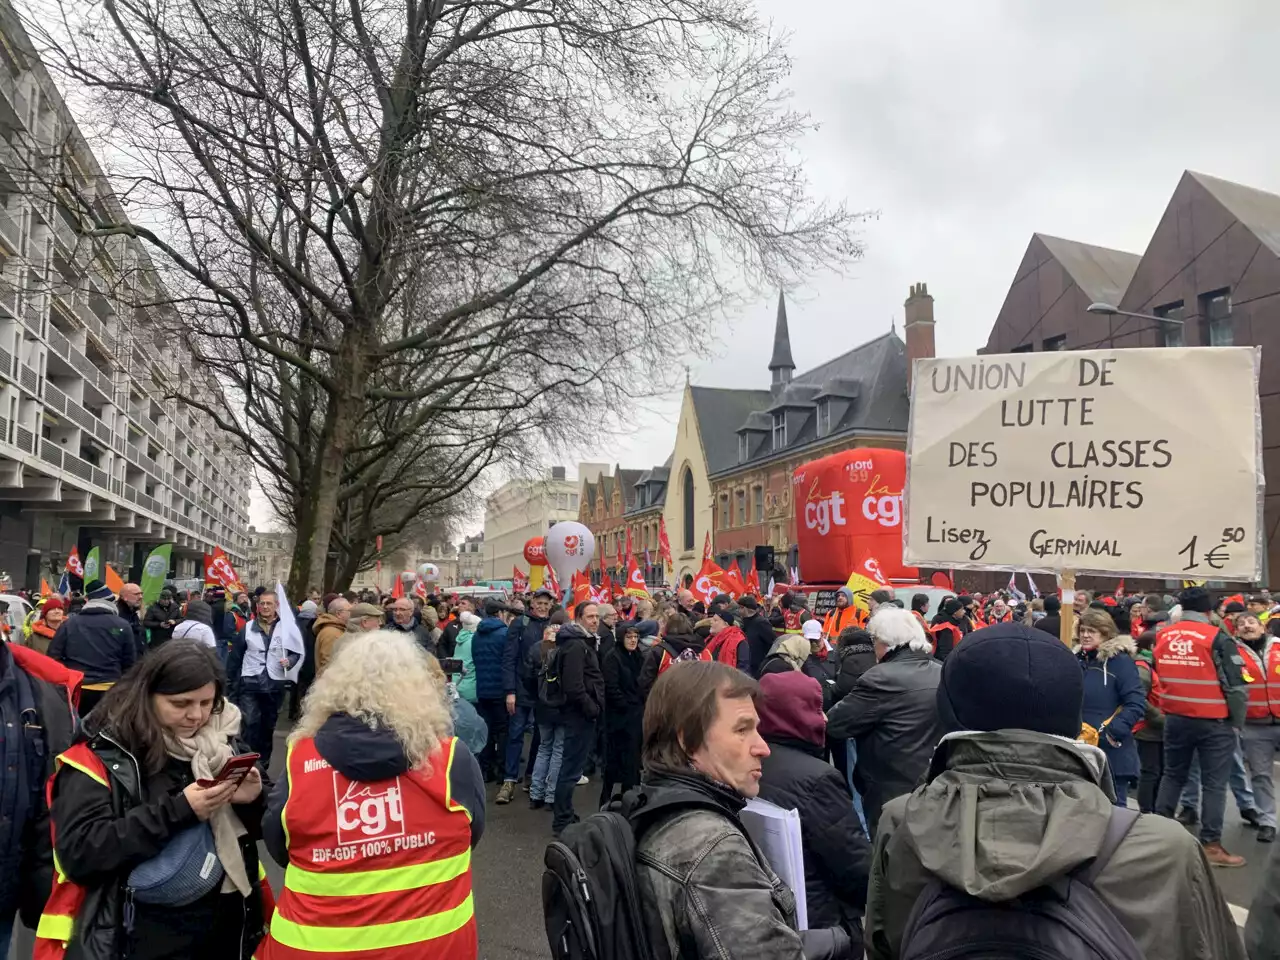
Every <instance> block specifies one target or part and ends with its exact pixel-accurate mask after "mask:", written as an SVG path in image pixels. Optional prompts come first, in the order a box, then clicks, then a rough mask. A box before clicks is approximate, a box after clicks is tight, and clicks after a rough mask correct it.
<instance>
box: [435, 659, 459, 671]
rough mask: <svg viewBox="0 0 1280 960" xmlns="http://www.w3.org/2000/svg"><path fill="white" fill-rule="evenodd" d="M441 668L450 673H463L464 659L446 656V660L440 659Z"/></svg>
mask: <svg viewBox="0 0 1280 960" xmlns="http://www.w3.org/2000/svg"><path fill="white" fill-rule="evenodd" d="M440 669H442V670H443V671H444V672H445V673H449V674H453V673H461V672H462V661H461V660H459V659H457V658H456V657H446V658H445V659H444V660H441V661H440Z"/></svg>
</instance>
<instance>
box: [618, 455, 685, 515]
mask: <svg viewBox="0 0 1280 960" xmlns="http://www.w3.org/2000/svg"><path fill="white" fill-rule="evenodd" d="M672 456H674V451H673V452H672V453H669V454H667V459H666V462H665V463H663V464H662V465H661V466H657V467H650V468H649V469H648V470H637V471H635V473H637V474H639V476H637V477H636V479H635V483H634V484H633V485H632V488H633V491H634V496H633V497H632V500H631V501H630V505H629V506H628V507H627V508H626V509H625V510H624V511H623V514H624V515H627V514H632V513H636V512H648V511H650V510H656V509H657V508H659V507H661V506H663V505H664V504H665V503H666V502H667V480H668V478H670V476H671V458H672ZM645 485H648V486H649V487H650V488H653V487H658V488H659V490H658V493H657V496H655V497H654V498H653V500H652V501H651V502H650V503H647V504H645V505H644V506H643V507H641V506H640V490H639V488H640V487H641V486H645Z"/></svg>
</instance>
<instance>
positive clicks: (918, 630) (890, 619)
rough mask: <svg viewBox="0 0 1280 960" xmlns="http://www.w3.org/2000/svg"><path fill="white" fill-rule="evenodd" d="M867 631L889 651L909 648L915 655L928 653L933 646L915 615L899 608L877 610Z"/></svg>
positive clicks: (885, 607)
mask: <svg viewBox="0 0 1280 960" xmlns="http://www.w3.org/2000/svg"><path fill="white" fill-rule="evenodd" d="M867 630H868V631H870V633H871V637H872V639H873V640H875V641H876V642H877V643H880V644H882V645H884V646H886V647H888V648H889V649H890V650H896V649H898V647H909V648H910V649H912V650H914V651H916V652H917V653H930V652H931V651H932V650H933V645H932V644H930V643H929V637H928V636H927V635H926V634H925V632H924V627H922V626H920V621H919V620H917V619H916V618H915V615H914V614H913V613H911V612H910V611H908V610H903V609H902V608H901V607H890V606H884V607H881V608H880V609H878V610H877V611H876V612H875V613H874V614H873V615H872V617H871V621H870V622H869V623H868V624H867Z"/></svg>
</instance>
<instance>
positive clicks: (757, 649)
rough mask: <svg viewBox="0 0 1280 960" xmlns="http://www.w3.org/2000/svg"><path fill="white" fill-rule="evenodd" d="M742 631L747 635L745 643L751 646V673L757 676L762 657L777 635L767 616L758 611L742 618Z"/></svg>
mask: <svg viewBox="0 0 1280 960" xmlns="http://www.w3.org/2000/svg"><path fill="white" fill-rule="evenodd" d="M742 632H743V633H745V634H746V635H747V644H748V645H749V646H750V647H751V670H752V673H753V674H755V675H756V676H759V673H760V668H761V667H763V666H764V658H765V657H767V656H768V655H769V651H770V650H772V649H773V645H774V643H775V642H776V641H777V639H778V635H777V634H776V633H774V632H773V627H772V626H771V625H770V624H769V618H768V617H766V616H764V615H763V614H759V613H757V614H756V615H755V616H753V617H743V618H742Z"/></svg>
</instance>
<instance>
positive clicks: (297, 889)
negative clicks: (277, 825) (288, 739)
mask: <svg viewBox="0 0 1280 960" xmlns="http://www.w3.org/2000/svg"><path fill="white" fill-rule="evenodd" d="M456 743H457V741H456V740H454V739H453V738H449V739H447V740H444V741H442V742H441V744H440V748H439V749H438V750H437V751H436V752H435V754H433V755H432V757H431V760H430V767H431V772H430V773H429V774H427V773H424V772H423V771H421V770H411V771H409V772H408V773H404V774H401V775H400V776H398V777H392V778H391V779H389V780H379V781H376V782H373V783H361V782H359V781H356V780H348V779H347V778H346V777H344V776H343V775H342V774H341V773H339V772H338V771H337V770H334V769H333V768H332V767H330V766H329V764H328V762H327V761H326V760H325V759H324V758H323V757H321V756H320V753H319V751H318V750H316V745H315V741H314V740H312V739H310V738H307V739H305V740H299V741H298V742H297V743H295V744H293V745H292V746H290V748H289V755H288V758H287V759H286V761H285V771H286V776H288V778H289V799H288V800H287V801H286V803H285V807H284V813H283V814H282V818H281V819H282V821H283V823H284V829H285V836H286V837H287V838H288V843H289V865H288V866H287V867H286V868H285V874H284V889H283V890H281V892H280V897H279V899H278V900H277V902H276V912H275V916H274V917H273V918H272V920H271V927H270V932H269V934H268V936H267V939H266V940H265V941H264V942H263V944H262V945H261V946H260V947H259V948H258V949H257V951H256V952H255V954H254V957H255V960H301V958H308V957H312V958H319V957H336V956H342V957H343V958H345V960H355V958H362V960H363V958H367V960H417V958H421V957H431V958H432V960H475V957H476V953H477V950H478V949H479V948H478V946H477V942H476V920H475V908H474V905H473V903H472V899H471V814H470V813H468V812H467V810H466V808H465V807H463V806H462V805H461V804H458V803H455V802H454V801H453V798H452V797H451V796H450V795H449V769H450V767H451V766H452V764H453V757H454V749H455V745H456Z"/></svg>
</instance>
